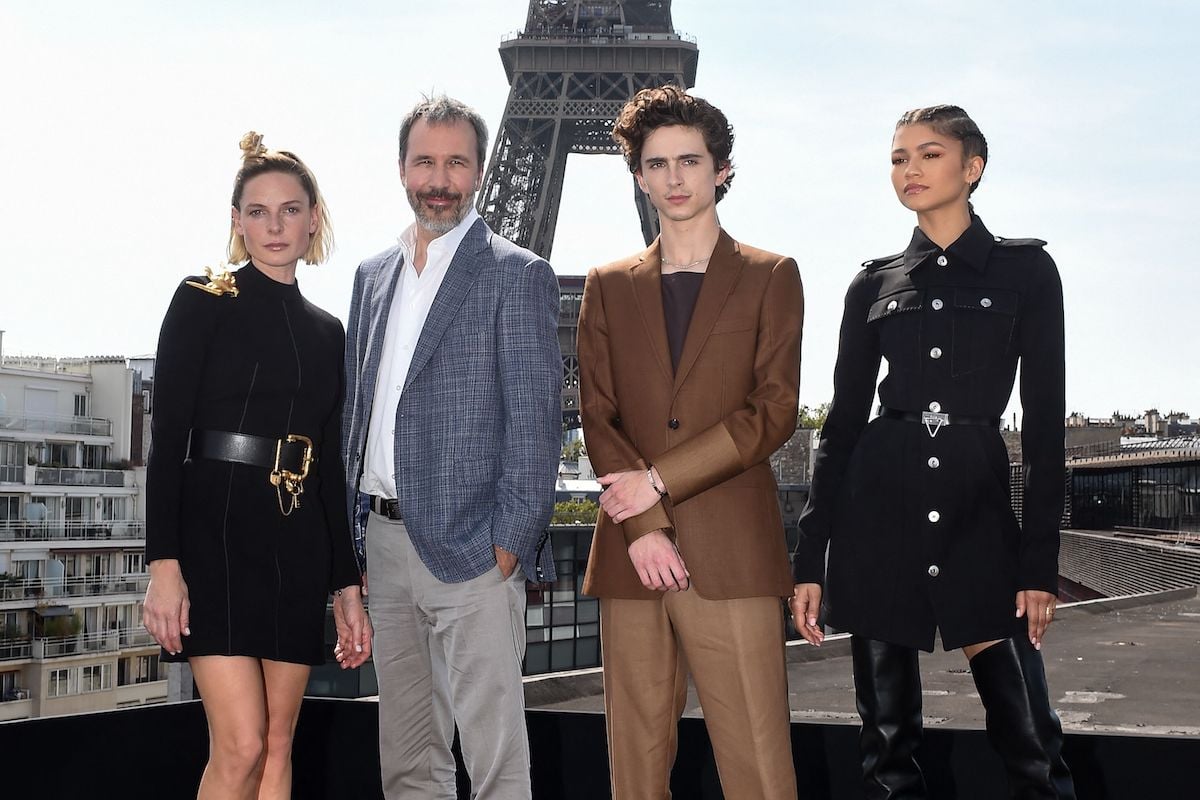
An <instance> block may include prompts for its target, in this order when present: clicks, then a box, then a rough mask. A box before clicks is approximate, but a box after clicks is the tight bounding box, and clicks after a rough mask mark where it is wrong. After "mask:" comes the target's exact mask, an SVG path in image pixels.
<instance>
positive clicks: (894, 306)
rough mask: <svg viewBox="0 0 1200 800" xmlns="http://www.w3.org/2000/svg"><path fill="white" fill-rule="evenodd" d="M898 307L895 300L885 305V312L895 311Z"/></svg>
mask: <svg viewBox="0 0 1200 800" xmlns="http://www.w3.org/2000/svg"><path fill="white" fill-rule="evenodd" d="M899 307H900V304H899V303H897V302H896V301H895V300H892V301H891V302H889V303H888V304H887V310H888V311H895V310H896V309H897V308H899Z"/></svg>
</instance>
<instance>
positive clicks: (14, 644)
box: [0, 639, 33, 661]
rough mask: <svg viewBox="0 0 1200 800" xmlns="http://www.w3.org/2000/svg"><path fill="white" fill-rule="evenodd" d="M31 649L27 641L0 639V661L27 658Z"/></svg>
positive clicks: (30, 644)
mask: <svg viewBox="0 0 1200 800" xmlns="http://www.w3.org/2000/svg"><path fill="white" fill-rule="evenodd" d="M32 647H33V645H32V643H31V641H30V640H29V639H0V661H13V660H15V659H18V658H29V655H30V653H31V652H32Z"/></svg>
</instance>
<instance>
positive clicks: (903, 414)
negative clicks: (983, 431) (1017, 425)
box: [879, 406, 1000, 436]
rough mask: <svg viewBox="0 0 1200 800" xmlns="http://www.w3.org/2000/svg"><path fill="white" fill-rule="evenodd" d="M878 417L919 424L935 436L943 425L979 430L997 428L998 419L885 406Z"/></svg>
mask: <svg viewBox="0 0 1200 800" xmlns="http://www.w3.org/2000/svg"><path fill="white" fill-rule="evenodd" d="M879 416H881V417H887V418H888V419H898V420H900V421H902V422H919V423H921V424H922V425H924V426H925V427H926V428H929V429H930V433H929V435H930V436H935V435H936V434H937V431H938V430H939V429H940V428H941V427H942V426H943V425H977V426H979V427H981V428H999V427H1000V418H999V417H972V416H968V415H966V414H943V413H940V412H935V411H900V410H898V409H895V408H887V407H886V406H884V407H881V408H880V409H879Z"/></svg>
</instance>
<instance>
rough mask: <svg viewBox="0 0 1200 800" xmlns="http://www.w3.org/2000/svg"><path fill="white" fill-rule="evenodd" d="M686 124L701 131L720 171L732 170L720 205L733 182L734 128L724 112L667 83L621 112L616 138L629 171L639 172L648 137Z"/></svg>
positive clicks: (719, 194)
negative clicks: (658, 130) (670, 126)
mask: <svg viewBox="0 0 1200 800" xmlns="http://www.w3.org/2000/svg"><path fill="white" fill-rule="evenodd" d="M668 125H686V126H687V127H689V128H695V129H696V130H698V131H700V135H701V136H703V137H704V145H705V146H706V147H707V148H708V152H709V153H710V154H711V155H712V157H713V160H714V162H715V166H716V169H717V171H718V172H719V171H720V170H721V169H722V168H724V167H729V174H728V175H727V176H726V177H725V182H724V183H722V184H721V185H720V186H718V187H717V197H716V200H717V202H718V203H719V202H721V198H722V197H724V196H725V193H726V192H728V191H729V185H730V184H731V183H732V182H733V161H732V160H731V158H730V156H731V154H732V152H733V126H732V125H730V124H729V120H727V119H726V118H725V115H724V114H723V113H721V109H719V108H717V107H716V106H714V105H713V104H712V103H710V102H708V101H707V100H704V99H702V98H699V97H693V96H692V95H690V94H688V93H687V92H686V91H685V90H684V89H682V88H680V87H678V86H674V85H672V84H667V85H666V86H659V87H657V88H653V89H642V90H641V91H640V92H638V93H637V94H635V95H634V96H633V99H632V100H630V101H629V102H628V103H626V104H625V107H624V108H622V109H621V113H620V115H619V116H618V117H617V122H616V124H615V125H613V131H612V137H613V139H614V140H616V142H617V144H619V145H620V146H621V152H622V154H623V155H624V156H625V163H626V164H627V165H628V166H629V171H630V172H632V173H636V172H637V171H638V170H639V169H641V166H642V146H643V145H645V143H646V137H648V136H649V135H650V134H651V133H653V132H654V131H655V130H657V129H658V128H663V127H666V126H668Z"/></svg>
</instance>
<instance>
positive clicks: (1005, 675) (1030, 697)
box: [971, 620, 1075, 800]
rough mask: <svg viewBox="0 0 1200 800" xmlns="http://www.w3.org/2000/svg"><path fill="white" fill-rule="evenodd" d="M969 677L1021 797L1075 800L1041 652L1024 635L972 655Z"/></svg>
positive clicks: (1013, 787)
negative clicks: (973, 682) (977, 692)
mask: <svg viewBox="0 0 1200 800" xmlns="http://www.w3.org/2000/svg"><path fill="white" fill-rule="evenodd" d="M971 675H972V677H974V678H975V686H976V688H978V689H979V696H980V698H982V700H983V706H984V709H985V710H986V711H987V733H988V741H990V742H991V743H992V747H994V748H995V749H996V752H998V753H999V754H1000V757H1001V759H1002V760H1003V761H1004V767H1005V769H1006V770H1007V771H1008V781H1009V789H1010V791H1011V793H1012V796H1013V797H1014V798H1019V800H1075V784H1074V783H1073V782H1072V780H1071V771H1070V770H1069V769H1068V768H1067V763H1066V762H1065V761H1063V757H1062V745H1063V733H1062V724H1061V723H1060V722H1059V719H1058V715H1057V714H1055V713H1054V709H1053V708H1051V706H1050V697H1049V691H1048V689H1047V688H1046V670H1045V667H1044V666H1043V665H1042V654H1041V653H1039V652H1038V651H1037V650H1035V649H1034V647H1033V645H1032V644H1031V643H1030V641H1029V637H1028V636H1027V635H1026V634H1025V621H1024V620H1021V623H1020V632H1019V633H1018V634H1017V635H1016V636H1014V637H1013V638H1011V639H1005V640H1004V641H1003V642H1000V643H999V644H994V645H992V646H991V647H989V648H988V649H986V650H984V651H983V652H981V653H977V654H976V655H975V657H974V658H972V659H971Z"/></svg>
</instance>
